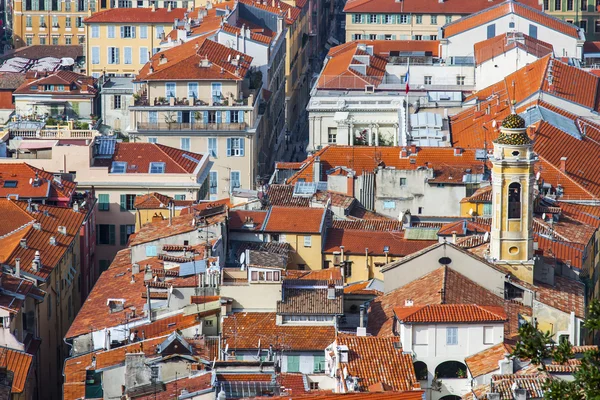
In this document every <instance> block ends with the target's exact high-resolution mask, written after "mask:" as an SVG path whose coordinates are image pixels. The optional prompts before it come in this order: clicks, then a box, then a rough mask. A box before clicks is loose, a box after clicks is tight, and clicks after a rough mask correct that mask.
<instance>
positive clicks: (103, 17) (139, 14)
mask: <svg viewBox="0 0 600 400" xmlns="http://www.w3.org/2000/svg"><path fill="white" fill-rule="evenodd" d="M134 11H135V12H132V10H131V9H129V8H112V9H110V10H103V11H97V12H95V13H93V14H92V16H90V17H87V18H86V19H84V21H83V22H84V23H86V24H92V23H115V22H128V23H133V24H144V23H145V24H161V23H162V24H172V23H173V22H175V19H176V18H177V19H179V20H181V19H183V17H184V14H185V13H187V12H188V9H187V8H173V9H171V10H169V9H168V8H156V9H155V10H154V11H153V10H152V8H149V7H146V8H144V7H138V8H136V9H135V10H134Z"/></svg>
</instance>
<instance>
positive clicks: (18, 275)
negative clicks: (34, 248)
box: [15, 257, 21, 278]
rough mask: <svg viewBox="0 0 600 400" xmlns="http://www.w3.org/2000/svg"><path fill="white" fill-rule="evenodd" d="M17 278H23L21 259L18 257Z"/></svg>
mask: <svg viewBox="0 0 600 400" xmlns="http://www.w3.org/2000/svg"><path fill="white" fill-rule="evenodd" d="M15 276H16V277H17V278H20V277H21V258H20V257H17V258H16V259H15Z"/></svg>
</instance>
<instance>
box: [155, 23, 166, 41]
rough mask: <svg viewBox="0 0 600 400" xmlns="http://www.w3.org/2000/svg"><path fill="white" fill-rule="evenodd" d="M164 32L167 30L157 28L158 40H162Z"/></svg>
mask: <svg viewBox="0 0 600 400" xmlns="http://www.w3.org/2000/svg"><path fill="white" fill-rule="evenodd" d="M164 31H165V28H163V27H162V26H157V27H156V38H157V39H162V37H163V34H164Z"/></svg>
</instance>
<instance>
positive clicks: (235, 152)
mask: <svg viewBox="0 0 600 400" xmlns="http://www.w3.org/2000/svg"><path fill="white" fill-rule="evenodd" d="M244 141H245V140H244V138H227V157H244V146H245V143H244Z"/></svg>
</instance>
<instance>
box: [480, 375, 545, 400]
mask: <svg viewBox="0 0 600 400" xmlns="http://www.w3.org/2000/svg"><path fill="white" fill-rule="evenodd" d="M547 381H548V377H547V376H546V375H540V374H536V375H515V374H505V375H492V382H491V385H490V391H491V392H492V393H500V399H501V400H512V399H513V398H514V395H513V385H516V386H517V387H519V388H521V389H525V390H527V398H534V399H535V398H543V397H544V387H545V384H546V382H547Z"/></svg>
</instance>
